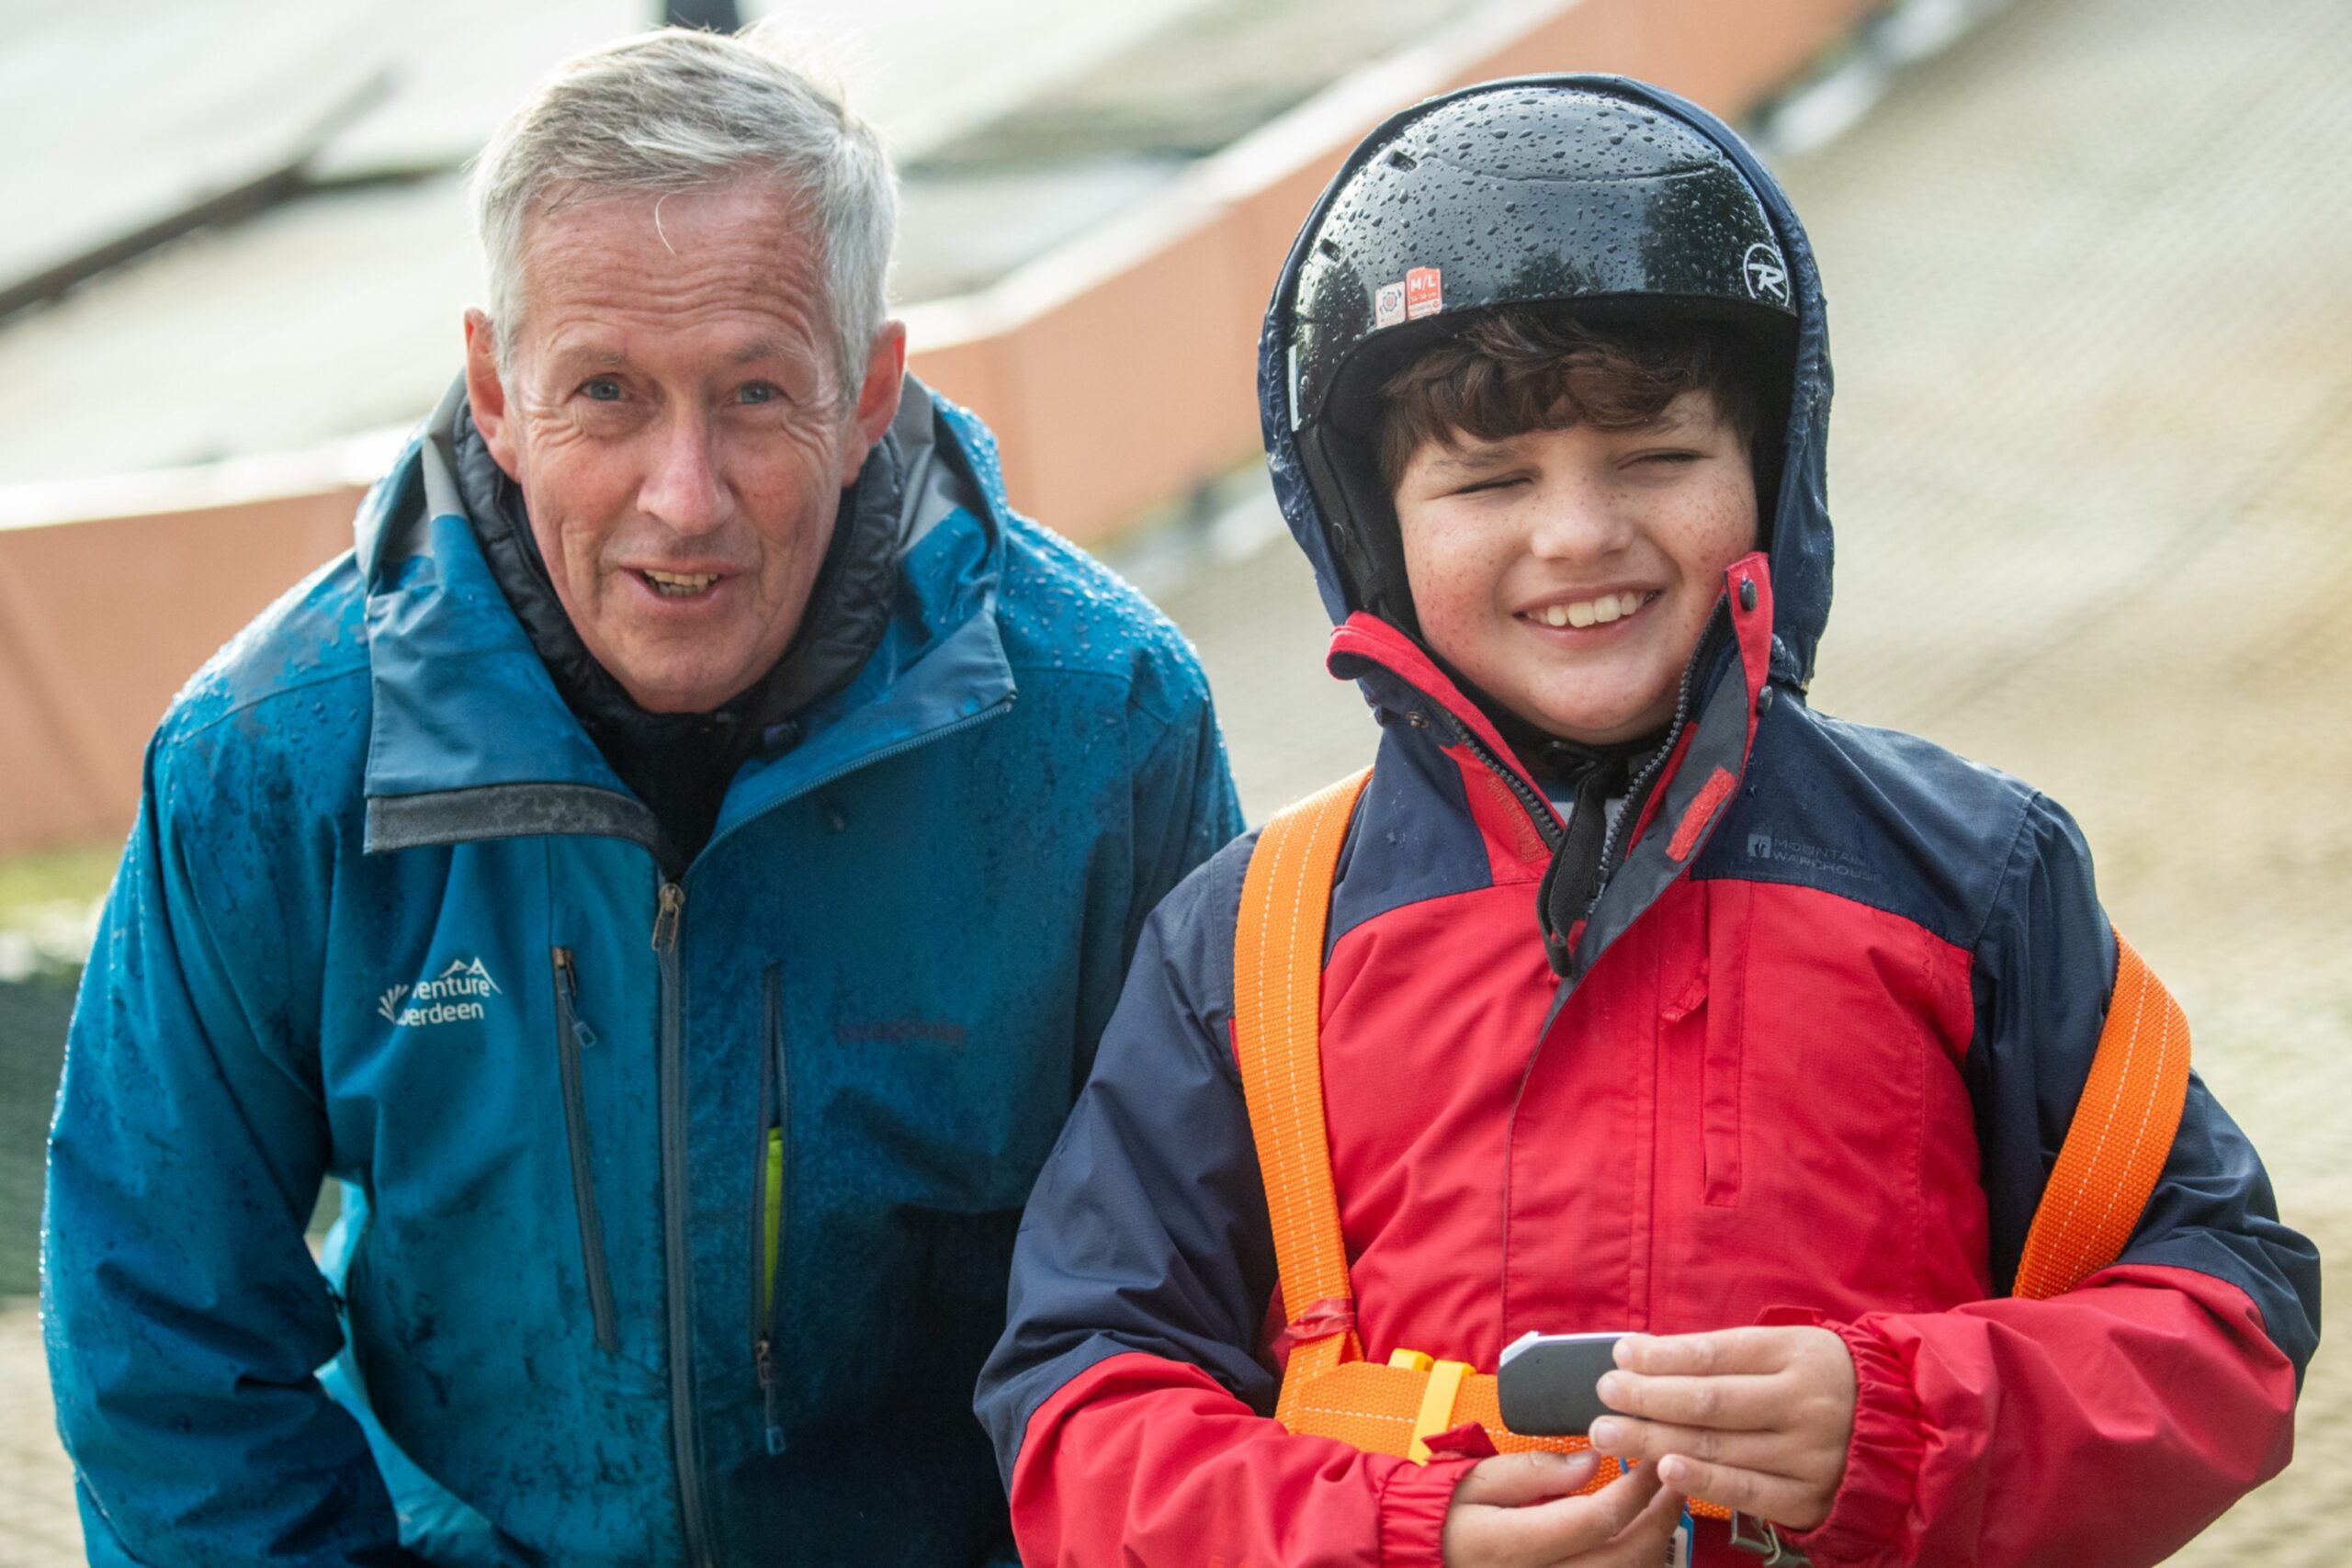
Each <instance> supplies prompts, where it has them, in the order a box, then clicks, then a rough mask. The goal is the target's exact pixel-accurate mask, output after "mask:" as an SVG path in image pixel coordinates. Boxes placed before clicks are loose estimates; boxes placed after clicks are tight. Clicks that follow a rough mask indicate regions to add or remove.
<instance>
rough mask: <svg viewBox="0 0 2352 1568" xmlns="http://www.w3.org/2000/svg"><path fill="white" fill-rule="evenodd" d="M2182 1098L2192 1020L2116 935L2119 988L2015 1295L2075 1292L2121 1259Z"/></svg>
mask: <svg viewBox="0 0 2352 1568" xmlns="http://www.w3.org/2000/svg"><path fill="white" fill-rule="evenodd" d="M2187 1100H2188V1015H2187V1014H2185V1013H2183V1012H2182V1011H2181V1010H2180V1004H2179V1003H2178V1002H2177V1001H2175V1000H2173V998H2172V993H2171V992H2170V991H2167V990H2165V986H2164V982H2163V981H2161V980H2159V979H2157V978H2156V976H2155V974H2154V971H2152V970H2150V969H2149V967H2148V965H2147V964H2145V963H2144V962H2143V961H2142V959H2141V957H2140V955H2139V953H2135V952H2133V951H2132V948H2131V943H2130V942H2126V941H2124V940H2123V933H2122V932H2120V931H2118V932H2116V933H2115V989H2114V990H2113V991H2112V992H2111V993H2109V997H2108V999H2107V1023H2106V1025H2105V1026H2104V1027H2103V1028H2101V1029H2100V1031H2099V1035H2098V1052H2097V1054H2096V1055H2093V1056H2092V1057H2091V1072H2090V1077H2089V1078H2088V1079H2087V1080H2086V1082H2085V1083H2084V1085H2083V1097H2082V1099H2081V1100H2077V1101H2076V1102H2075V1119H2074V1121H2072V1122H2069V1123H2068V1124H2067V1127H2066V1141H2065V1142H2064V1144H2062V1145H2059V1149H2058V1162H2057V1164H2055V1165H2054V1166H2052V1168H2051V1170H2050V1179H2049V1181H2048V1183H2047V1184H2046V1185H2044V1186H2043V1188H2042V1190H2041V1206H2040V1207H2038V1208H2036V1209H2035V1210H2034V1212H2033V1224H2032V1225H2031V1226H2030V1227H2029V1228H2028V1229H2027V1231H2026V1235H2025V1251H2024V1253H2023V1255H2022V1256H2021V1257H2020V1258H2018V1278H2017V1284H2016V1287H2015V1289H2014V1291H2013V1292H2012V1293H2013V1294H2016V1295H2019V1296H2023V1297H2025V1298H2027V1299H2028V1300H2030V1301H2039V1300H2041V1299H2042V1298H2044V1297H2048V1296H2054V1295H2057V1294H2059V1293H2060V1292H2064V1291H2071V1290H2073V1289H2074V1288H2075V1286H2076V1285H2079V1284H2081V1283H2082V1282H2083V1280H2086V1278H2088V1277H2089V1276H2090V1275H2092V1274H2094V1273H2097V1272H2098V1270H2099V1269H2104V1268H2106V1267H2107V1266H2108V1265H2109V1264H2110V1263H2112V1262H2114V1261H2115V1260H2116V1258H2118V1257H2120V1255H2121V1254H2122V1251H2123V1248H2124V1246H2125V1245H2126V1244H2127V1243H2129V1242H2130V1241H2131V1229H2132V1227H2133V1226H2134V1225H2137V1224H2139V1223H2140V1212H2141V1211H2142V1210H2143V1209H2145V1208H2146V1207H2147V1206H2148V1194H2149V1193H2151V1192H2154V1190H2156V1178H2157V1176H2158V1175H2160V1174H2161V1173H2162V1172H2163V1170H2164V1168H2165V1157H2166V1156H2169V1155H2170V1154H2171V1153H2172V1140H2173V1134H2175V1133H2177V1132H2178V1131H2179V1130H2180V1112H2181V1108H2182V1106H2183V1105H2184V1104H2185V1103H2186V1102H2187Z"/></svg>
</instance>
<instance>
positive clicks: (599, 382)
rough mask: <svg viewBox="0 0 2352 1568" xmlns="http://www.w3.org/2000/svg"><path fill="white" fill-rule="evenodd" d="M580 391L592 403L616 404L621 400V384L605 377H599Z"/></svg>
mask: <svg viewBox="0 0 2352 1568" xmlns="http://www.w3.org/2000/svg"><path fill="white" fill-rule="evenodd" d="M581 390H582V392H584V393H586V394H587V396H588V399H589V400H590V401H592V402H599V403H616V402H618V401H620V400H621V384H620V383H619V382H618V381H615V380H612V379H611V378H607V377H603V376H599V377H598V378H596V379H594V380H593V381H591V382H589V383H587V384H586V385H585V386H583V387H582V388H581Z"/></svg>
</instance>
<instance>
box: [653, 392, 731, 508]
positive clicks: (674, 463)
mask: <svg viewBox="0 0 2352 1568" xmlns="http://www.w3.org/2000/svg"><path fill="white" fill-rule="evenodd" d="M716 434H717V433H716V432H715V431H714V430H713V429H712V426H711V422H710V421H709V420H708V419H707V418H706V417H705V416H704V415H703V414H702V412H700V411H698V410H691V411H681V412H678V413H677V414H675V415H674V416H673V417H672V418H671V419H670V420H668V421H667V422H666V423H663V425H662V428H661V431H660V433H659V434H657V435H656V436H655V437H654V441H655V446H654V447H653V450H652V451H651V453H650V455H649V460H648V467H647V470H646V475H645V483H644V485H643V487H642V488H641V489H640V490H639V493H638V508H639V511H641V512H643V513H645V514H646V515H647V516H649V517H651V518H654V519H656V520H657V521H659V522H662V523H664V524H666V525H669V527H670V528H671V529H672V531H673V532H675V533H679V534H689V535H692V534H705V533H708V532H709V531H710V530H711V529H713V528H716V527H718V525H719V524H720V523H722V522H724V521H725V520H726V514H727V489H726V486H725V485H724V484H723V483H722V482H721V481H720V479H719V473H718V460H717V458H718V443H717V440H716V438H715V437H716Z"/></svg>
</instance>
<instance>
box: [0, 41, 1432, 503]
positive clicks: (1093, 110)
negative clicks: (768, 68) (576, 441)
mask: <svg viewBox="0 0 2352 1568" xmlns="http://www.w3.org/2000/svg"><path fill="white" fill-rule="evenodd" d="M1473 5H1474V0H1122V3H1121V4H1119V5H1117V6H1103V5H1101V4H1099V0H988V3H987V4H974V3H972V0H802V3H800V4H797V5H794V6H791V7H789V9H788V11H787V10H786V7H785V6H782V5H781V4H780V3H777V0H747V3H746V4H745V5H744V6H743V11H744V14H745V15H746V17H752V18H760V17H766V16H767V15H769V14H770V13H772V12H773V13H778V14H784V15H788V17H790V22H789V24H788V25H789V26H790V27H791V28H793V29H795V30H796V31H797V34H798V35H799V38H800V39H801V40H802V41H801V43H800V48H801V49H802V51H803V52H804V53H805V54H807V55H808V56H809V57H811V58H812V59H813V60H814V61H815V62H817V63H818V64H819V65H820V67H823V68H825V69H828V70H830V71H831V72H832V73H834V74H836V75H838V76H839V77H841V78H842V81H843V82H844V84H845V85H847V87H848V89H849V95H850V98H851V101H852V103H853V104H854V106H855V107H857V108H858V110H859V111H860V112H861V113H863V114H865V116H866V117H867V118H870V119H871V120H873V121H874V122H875V123H876V125H877V126H878V127H879V128H880V129H881V130H882V131H883V133H884V135H885V136H886V138H887V139H888V141H889V143H890V145H891V148H892V151H893V153H894V155H895V156H896V158H897V159H898V161H899V164H900V166H901V169H902V172H903V175H904V178H905V184H906V194H907V199H906V202H905V207H904V212H903V217H902V222H901V235H900V247H899V267H898V272H897V275H896V282H895V288H894V293H895V294H896V295H897V296H898V297H899V299H902V300H911V299H928V298H933V297H937V296H939V295H944V294H953V293H957V292H960V291H963V290H967V289H970V288H977V287H980V286H982V285H984V284H986V283H988V282H989V281H991V280H992V279H994V278H995V277H997V276H1001V275H1002V274H1003V273H1005V272H1006V271H1008V270H1010V269H1011V268H1012V267H1013V266H1016V265H1020V264H1021V263H1022V262H1023V261H1026V260H1028V259H1029V258H1031V257H1033V256H1035V255H1037V254H1042V253H1043V252H1045V251H1046V250H1047V249H1050V248H1051V247H1052V246H1054V245H1056V244H1057V243H1061V242H1062V241H1064V240H1067V239H1069V238H1072V237H1074V236H1075V235H1076V234H1077V233H1079V232H1080V231H1084V230H1085V229H1087V228H1088V227H1090V226H1091V225H1092V224H1094V223H1096V222H1099V221H1100V220H1103V218H1105V217H1107V216H1109V215H1111V214H1114V213H1115V212H1117V211H1119V210H1122V209H1125V208H1126V207H1128V206H1131V205H1132V204H1134V203H1135V202H1136V201H1138V200H1140V199H1142V198H1144V197H1147V196H1148V195H1149V194H1150V193H1151V192H1153V191H1155V190H1158V189H1159V188H1161V187H1162V186H1165V185H1166V184H1168V183H1169V182H1170V181H1171V180H1172V179H1173V178H1174V177H1175V175H1176V173H1177V172H1178V171H1179V170H1180V169H1181V168H1182V166H1183V164H1184V163H1185V162H1186V161H1187V160H1189V159H1192V158H1196V157H1198V156H1201V155H1203V154H1204V153H1205V152H1212V151H1215V150H1216V148H1217V147H1219V146H1222V145H1223V144H1224V143H1225V142H1226V141H1230V140H1232V139H1234V138H1235V137H1237V136H1238V135H1239V134H1241V133H1242V132H1244V131H1246V130H1250V128H1251V127H1253V126H1254V125H1255V124H1257V123H1259V122H1260V121H1261V120H1262V119H1263V118H1267V117H1269V116H1270V115H1272V113H1275V112H1279V111H1280V110H1281V109H1283V108H1284V107H1289V106H1290V105H1291V104H1293V103H1295V102H1296V101H1298V100H1300V99H1302V98H1304V97H1306V96H1308V95H1310V94H1311V93H1312V92H1313V91H1314V90H1316V89H1317V88H1318V87H1320V86H1321V85H1325V84H1326V83H1328V82H1329V80H1331V79H1333V78H1334V77H1336V76H1337V75H1339V74H1340V73H1343V72H1344V71H1346V70H1347V69H1349V68H1350V67H1351V66H1352V65H1355V64H1357V63H1360V62H1363V61H1364V60H1366V59H1370V58H1373V57H1374V56H1376V55H1378V54H1379V53H1381V52H1383V51H1387V50H1390V49H1393V48H1395V47H1396V46H1397V44H1398V43H1400V42H1402V41H1406V40H1408V39H1411V38H1413V37H1414V36H1415V35H1416V33H1417V32H1419V30H1420V29H1423V28H1427V27H1429V26H1430V24H1431V23H1432V21H1442V19H1443V18H1445V17H1447V16H1449V15H1451V14H1457V13H1460V12H1464V11H1466V10H1469V9H1471V8H1473ZM658 9H659V7H658V6H656V5H655V4H653V3H652V0H503V3H502V4H500V5H498V6H480V5H474V4H461V3H460V0H401V3H400V4H393V3H391V0H207V4H205V5H203V6H157V5H153V4H133V3H132V0H78V3H77V4H75V5H74V6H49V7H47V8H45V9H41V10H39V11H29V12H28V13H27V14H23V15H20V16H18V17H14V18H12V19H11V21H10V23H9V26H10V27H11V28H12V29H13V30H12V32H11V34H10V36H9V38H8V40H7V44H6V49H5V51H0V146H5V147H8V148H12V149H31V148H40V149H41V150H42V151H43V153H44V155H43V156H42V157H40V158H38V159H34V158H25V157H12V158H9V159H7V160H6V162H5V164H0V167H5V170H6V173H5V175H0V181H5V189H6V196H7V197H8V198H9V199H8V201H7V207H8V210H9V211H10V212H11V214H12V215H14V216H16V217H17V219H18V222H17V224H16V225H15V226H14V227H12V228H11V229H10V230H9V231H6V233H0V299H5V297H6V293H7V291H8V290H9V288H11V286H12V285H20V284H22V283H23V282H24V280H26V279H28V278H32V277H34V276H37V275H40V274H42V273H43V272H44V271H45V270H46V269H51V268H54V267H57V266H59V265H60V264H69V263H71V262H72V261H73V260H74V258H76V257H80V258H84V259H85V261H86V259H87V258H89V257H90V256H91V255H92V254H94V253H102V252H103V251H104V249H105V248H106V247H107V246H108V245H109V244H110V243H111V244H116V245H118V246H122V245H123V244H124V243H125V240H124V237H125V236H132V238H131V239H130V241H129V242H128V247H129V248H130V249H135V250H140V251H141V253H142V254H139V255H137V257H136V258H135V259H132V260H130V261H127V262H124V263H122V264H120V265H112V266H109V267H107V268H106V269H104V270H103V271H100V272H97V273H96V276H90V277H89V278H88V279H87V280H86V281H83V282H80V283H78V284H76V285H75V286H74V287H73V288H71V289H70V290H69V291H66V292H64V293H63V294H62V297H61V298H58V299H55V300H54V302H51V303H45V304H40V305H38V306H36V307H34V308H32V309H30V310H21V311H19V312H17V314H15V315H13V316H9V317H5V318H0V384H6V385H8V386H11V387H15V388H18V389H28V388H29V389H32V395H31V396H29V397H28V398H25V399H23V400H21V403H20V406H21V407H24V408H25V409H26V410H27V412H26V413H25V415H24V416H22V417H17V418H12V419H10V420H9V421H7V422H5V423H0V485H6V484H11V483H23V482H26V481H35V480H50V479H70V478H75V477H80V476H88V475H99V474H108V473H119V472H123V471H127V470H136V469H145V468H161V467H166V466H174V465H184V464H195V463H204V462H209V461H214V460H217V459H220V458H224V457H238V456H243V455H247V454H252V453H255V452H267V451H275V450H278V449H282V448H287V447H293V446H309V445H311V444H314V443H319V442H322V441H326V440H330V439H334V438H338V437H342V436H345V435H349V434H354V433H357V432H364V431H368V430H371V429H375V428H378V427H381V426H384V425H388V424H397V423H404V422H406V421H407V420H410V419H412V418H413V417H414V416H415V415H416V414H417V413H418V412H421V411H422V410H423V409H424V408H425V407H428V406H429V405H430V404H431V402H432V401H433V400H434V399H435V397H436V396H437V394H438V392H439V390H440V389H441V388H442V387H443V386H444V385H445V384H446V382H447V378H448V377H450V376H451V375H452V374H454V373H455V370H456V368H457V367H458V349H459V337H458V333H459V313H460V310H461V309H462V308H463V306H464V305H465V304H466V303H467V302H469V300H472V299H479V298H480V295H481V263H480V260H479V257H478V255H477V254H476V251H475V246H474V244H473V242H472V240H471V238H470V235H469V223H468V217H467V212H466V206H465V200H464V193H463V177H462V175H461V173H460V167H461V165H462V164H463V163H464V161H465V160H466V159H467V158H468V157H469V156H471V154H472V153H473V152H474V151H475V150H476V149H478V148H479V147H480V146H481V143H482V141H484V140H485V139H486V138H487V137H488V136H489V134H490V132H491V131H492V129H493V128H494V127H495V126H496V124H497V123H498V121H499V120H500V119H501V118H503V116H504V115H505V114H506V112H507V111H508V110H509V109H510V108H512V107H513V106H514V105H515V104H516V103H517V102H519V101H520V100H521V99H522V97H523V96H525V95H526V93H527V92H528V91H529V90H530V87H531V85H532V84H533V83H534V82H535V81H537V78H538V77H539V76H540V75H541V74H542V73H544V72H545V71H546V70H547V69H548V67H549V66H550V65H552V64H553V63H554V62H557V61H559V60H561V59H563V58H565V57H567V56H569V55H571V54H573V53H575V52H577V51H580V50H582V49H585V48H588V47H591V46H593V45H594V44H596V43H598V42H601V41H604V40H605V39H611V38H615V37H618V36H621V35H623V34H626V33H628V32H631V31H635V30H638V29H639V28H642V27H645V26H647V25H649V24H650V22H651V21H652V20H653V18H654V17H655V14H656V12H657V11H658ZM241 192H242V193H243V198H242V199H240V198H239V197H238V194H237V193H241ZM223 193H229V194H228V196H227V197H226V199H225V201H224V197H223ZM207 203H211V204H212V208H213V209H214V215H215V216H217V217H220V218H223V219H225V220H224V221H216V222H206V223H190V224H187V227H188V228H190V229H191V230H192V231H189V232H187V233H185V234H182V235H179V236H178V237H175V238H172V239H171V240H169V242H168V243H162V244H155V245H152V246H151V245H148V244H146V243H145V241H144V240H142V239H141V238H139V237H138V236H140V235H141V231H147V238H150V239H152V238H153V234H154V233H155V232H156V226H157V225H158V224H159V223H160V224H162V225H164V229H165V230H168V229H169V228H170V226H171V224H172V222H173V220H174V218H175V215H180V216H182V217H186V216H188V215H190V214H192V213H196V212H198V211H201V210H202V209H204V208H205V204H207Z"/></svg>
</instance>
